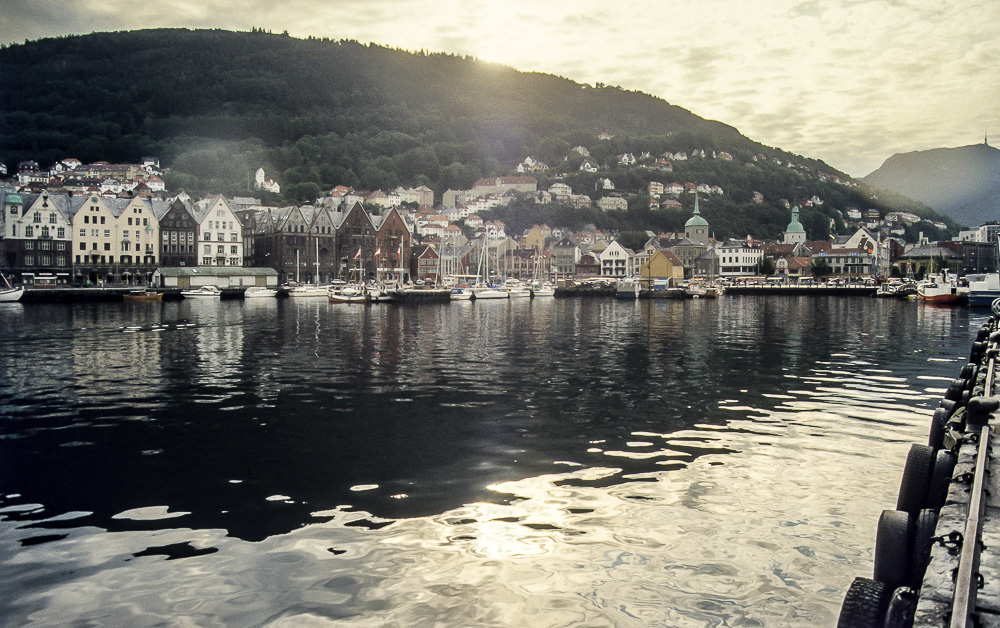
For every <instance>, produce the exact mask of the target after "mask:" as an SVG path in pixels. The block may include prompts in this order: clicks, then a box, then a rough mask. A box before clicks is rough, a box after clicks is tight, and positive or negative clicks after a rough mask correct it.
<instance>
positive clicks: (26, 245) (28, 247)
mask: <svg viewBox="0 0 1000 628" xmlns="http://www.w3.org/2000/svg"><path fill="white" fill-rule="evenodd" d="M34 249H35V243H34V242H32V241H31V240H28V241H26V242H25V243H24V250H25V251H33V250H34Z"/></svg>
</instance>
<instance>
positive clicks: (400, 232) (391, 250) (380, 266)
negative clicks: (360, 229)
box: [372, 209, 411, 277]
mask: <svg viewBox="0 0 1000 628" xmlns="http://www.w3.org/2000/svg"><path fill="white" fill-rule="evenodd" d="M410 247H411V235H410V229H409V227H407V226H406V221H405V220H403V217H402V215H400V213H399V212H398V211H396V210H395V209H391V210H389V211H388V212H386V214H385V215H384V216H382V219H381V221H380V223H379V225H378V229H377V230H376V234H375V250H376V251H378V255H377V256H376V255H375V254H374V252H373V253H372V257H373V261H374V266H375V269H376V272H377V273H378V275H379V276H382V277H385V276H386V275H392V273H393V272H398V269H401V268H403V269H405V268H406V263H405V261H406V260H408V259H410Z"/></svg>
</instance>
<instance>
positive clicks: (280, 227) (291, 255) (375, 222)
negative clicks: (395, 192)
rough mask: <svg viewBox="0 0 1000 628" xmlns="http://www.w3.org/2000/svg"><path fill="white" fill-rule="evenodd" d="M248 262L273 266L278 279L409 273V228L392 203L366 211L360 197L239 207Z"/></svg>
mask: <svg viewBox="0 0 1000 628" xmlns="http://www.w3.org/2000/svg"><path fill="white" fill-rule="evenodd" d="M240 214H241V217H242V220H243V224H244V225H245V229H246V233H247V245H246V246H247V251H248V260H249V262H250V264H251V265H252V266H262V267H268V268H273V269H275V270H277V271H278V280H279V281H280V282H292V281H294V282H299V283H320V284H325V283H330V282H332V281H334V280H337V279H345V280H346V279H348V278H349V277H351V276H361V277H362V278H365V279H371V278H376V277H386V276H390V275H397V274H398V273H400V272H402V274H403V275H404V278H405V275H408V274H410V272H409V266H410V253H411V248H412V245H413V242H412V233H411V230H410V227H409V226H408V224H407V222H406V220H405V219H404V216H403V215H402V214H401V213H400V212H399V210H398V209H397V208H395V207H392V208H389V209H383V210H380V211H379V212H378V213H368V212H367V211H365V208H364V207H363V206H362V205H361V203H360V202H355V203H354V204H353V205H351V206H350V207H345V206H341V207H340V208H339V209H331V208H330V207H320V206H313V205H302V206H288V207H259V206H258V207H249V208H247V209H244V210H241V211H240Z"/></svg>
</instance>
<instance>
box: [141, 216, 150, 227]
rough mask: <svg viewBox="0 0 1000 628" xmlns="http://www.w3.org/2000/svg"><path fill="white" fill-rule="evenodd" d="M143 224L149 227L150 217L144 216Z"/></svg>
mask: <svg viewBox="0 0 1000 628" xmlns="http://www.w3.org/2000/svg"><path fill="white" fill-rule="evenodd" d="M142 226H143V227H148V226H149V218H143V219H142Z"/></svg>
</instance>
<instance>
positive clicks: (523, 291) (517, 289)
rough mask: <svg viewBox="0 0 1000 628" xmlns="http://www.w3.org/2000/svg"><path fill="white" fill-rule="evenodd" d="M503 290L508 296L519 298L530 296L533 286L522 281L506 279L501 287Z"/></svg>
mask: <svg viewBox="0 0 1000 628" xmlns="http://www.w3.org/2000/svg"><path fill="white" fill-rule="evenodd" d="M500 289H501V290H503V291H504V292H506V293H507V296H508V297H509V298H511V299H517V298H521V297H530V296H531V288H529V287H528V286H526V285H524V284H523V283H521V282H520V281H510V280H508V281H506V282H504V284H503V285H502V286H501V287H500Z"/></svg>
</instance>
